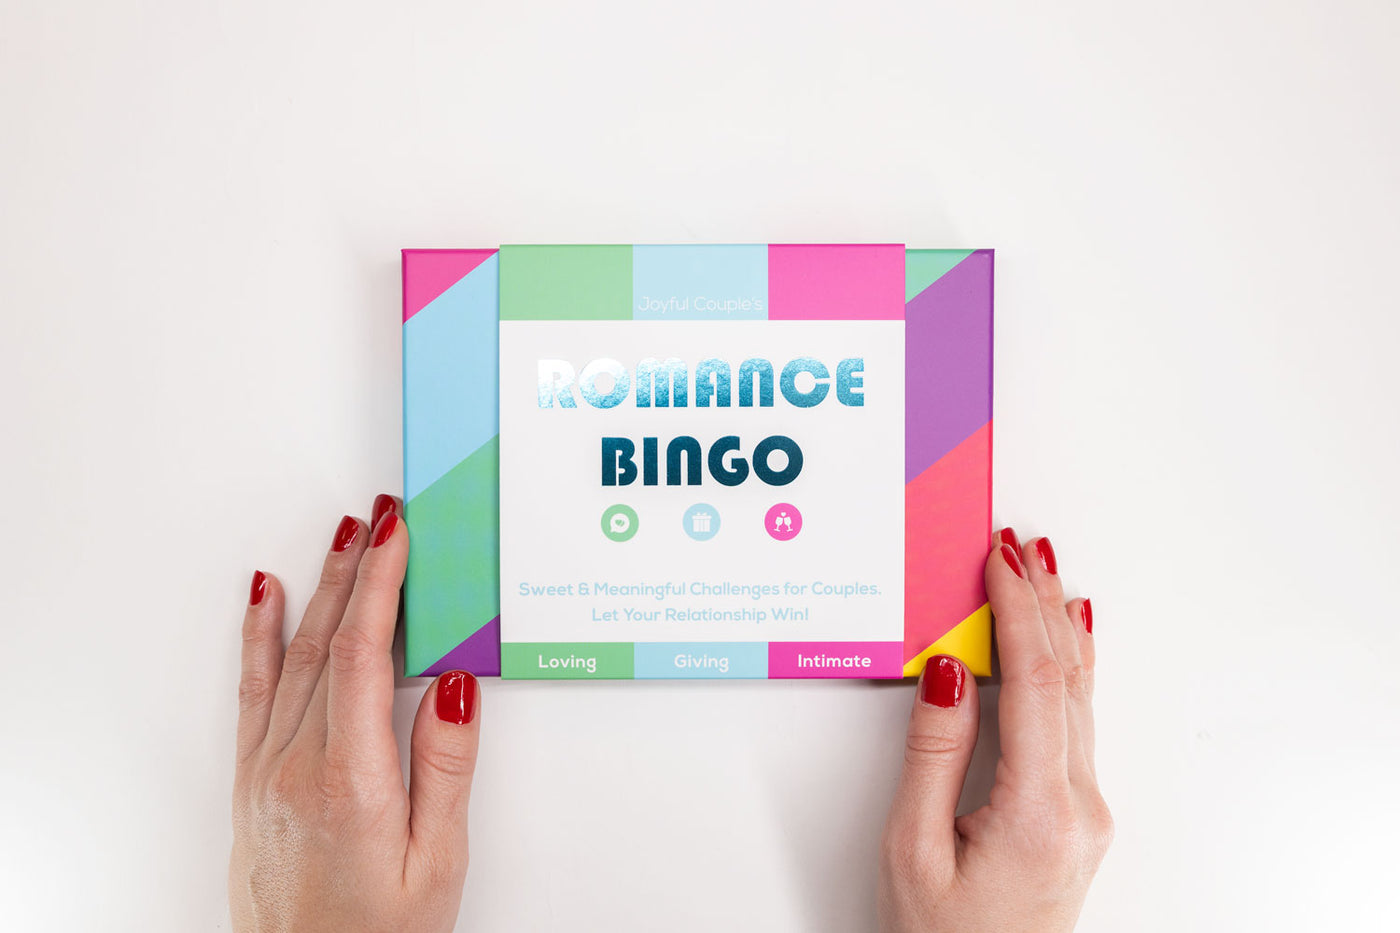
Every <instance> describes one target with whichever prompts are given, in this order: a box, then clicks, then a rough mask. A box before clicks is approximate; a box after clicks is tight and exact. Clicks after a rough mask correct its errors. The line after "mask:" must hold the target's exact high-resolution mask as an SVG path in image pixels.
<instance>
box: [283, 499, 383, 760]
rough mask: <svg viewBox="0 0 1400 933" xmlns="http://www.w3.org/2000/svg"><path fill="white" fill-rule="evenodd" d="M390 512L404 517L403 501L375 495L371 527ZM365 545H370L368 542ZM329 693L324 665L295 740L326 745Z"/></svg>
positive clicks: (313, 744)
mask: <svg viewBox="0 0 1400 933" xmlns="http://www.w3.org/2000/svg"><path fill="white" fill-rule="evenodd" d="M389 512H394V513H395V514H396V515H398V516H399V517H400V518H402V517H403V503H402V502H401V501H400V500H399V499H397V498H396V497H394V496H390V495H386V494H384V493H380V494H379V495H377V496H375V497H374V504H373V506H371V508H370V521H369V527H370V528H371V529H373V528H377V527H379V522H380V521H381V520H382V519H383V518H384V516H385V515H387V514H388V513H389ZM364 547H368V545H367V544H366V545H364ZM364 547H362V548H361V550H360V554H361V556H363V554H364ZM357 569H358V568H357ZM332 634H334V633H332ZM329 693H330V686H329V683H328V679H327V677H326V671H325V668H324V667H322V669H321V676H320V678H319V679H317V681H316V690H315V692H314V693H312V694H311V700H310V702H308V703H307V705H306V715H305V716H303V717H302V719H301V725H300V726H298V727H297V734H296V737H295V739H294V741H299V742H303V743H306V744H309V745H311V746H313V747H316V748H322V747H324V746H325V744H326V705H327V697H328V695H329Z"/></svg>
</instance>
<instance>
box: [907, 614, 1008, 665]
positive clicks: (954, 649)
mask: <svg viewBox="0 0 1400 933" xmlns="http://www.w3.org/2000/svg"><path fill="white" fill-rule="evenodd" d="M935 654H951V655H952V656H953V657H955V658H957V659H958V660H959V661H961V662H963V663H964V664H966V665H967V669H968V670H970V671H971V672H972V674H973V676H974V677H990V676H991V675H992V607H991V606H990V605H989V604H987V603H983V604H982V606H981V608H979V609H977V610H975V611H974V612H973V613H972V615H970V616H968V617H967V618H966V619H963V620H962V621H961V622H959V623H958V624H957V625H955V626H953V628H952V629H951V630H950V631H949V632H948V633H947V634H946V635H944V636H943V637H942V638H940V639H938V641H936V642H934V643H933V644H931V645H929V646H928V647H927V648H925V649H924V650H923V651H920V652H919V653H918V655H916V656H915V657H914V658H913V659H912V660H911V661H909V662H908V663H907V664H905V665H904V676H905V677H918V676H919V674H920V673H921V672H922V671H923V669H924V664H926V663H927V662H928V659H929V658H931V657H933V656H934V655H935Z"/></svg>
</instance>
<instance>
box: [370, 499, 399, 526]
mask: <svg viewBox="0 0 1400 933" xmlns="http://www.w3.org/2000/svg"><path fill="white" fill-rule="evenodd" d="M390 512H394V513H396V514H397V515H398V516H399V517H400V518H402V517H403V500H402V499H400V498H399V497H397V496H391V495H389V494H388V493H383V492H381V493H380V494H379V495H377V496H375V497H374V507H373V508H372V509H370V513H369V527H371V528H378V527H379V520H380V519H381V518H383V517H384V516H385V515H388V514H389V513H390Z"/></svg>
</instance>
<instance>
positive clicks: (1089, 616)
mask: <svg viewBox="0 0 1400 933" xmlns="http://www.w3.org/2000/svg"><path fill="white" fill-rule="evenodd" d="M1079 618H1080V619H1082V620H1083V621H1084V631H1086V632H1088V633H1089V634H1090V635H1092V634H1094V606H1093V604H1092V603H1090V602H1089V600H1088V599H1085V600H1084V602H1082V603H1080V604H1079Z"/></svg>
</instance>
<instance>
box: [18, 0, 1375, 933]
mask: <svg viewBox="0 0 1400 933" xmlns="http://www.w3.org/2000/svg"><path fill="white" fill-rule="evenodd" d="M1134 9H1136V10H1137V11H1136V12H1134ZM1397 28H1400V14H1397V12H1396V8H1395V6H1394V5H1393V4H1385V3H1381V2H1372V3H1367V2H1361V0H1354V2H1349V3H1324V2H1321V0H1305V2H1302V3H1295V4H1259V3H1251V2H1246V0H1221V2H1214V3H1188V4H1176V5H1174V6H1171V7H1170V8H1166V7H1146V6H1143V7H1140V8H1134V7H1132V5H1129V6H1126V7H1125V6H1124V5H1122V4H1112V3H1101V2H1088V0H1066V2H1064V3H1057V4H1045V3H1035V2H1029V0H1015V2H1009V3H1002V4H974V3H959V4H951V3H928V2H922V3H906V4H888V5H887V4H853V5H838V4H826V3H820V4H813V3H796V2H789V3H772V4H765V3H754V2H752V0H745V2H730V0H717V2H712V3H707V4H702V5H696V6H690V7H683V6H677V5H671V4H656V3H643V2H633V3H587V4H581V3H576V2H564V0H540V2H532V3H508V2H502V3H497V4H489V5H488V4H478V3H473V4H468V3H411V2H410V3H393V4H386V3H381V2H366V0H352V2H346V3H340V4H335V5H324V4H304V3H294V2H285V0H278V2H247V3H237V4H190V3H178V2H170V3H155V4H150V3H148V4H111V3H96V2H90V3H81V2H58V3H9V4H6V5H5V8H4V9H3V11H0V89H3V90H0V134H2V135H3V140H4V141H3V144H0V322H2V324H0V326H3V331H0V399H3V401H0V412H2V413H3V437H4V450H5V454H4V457H3V460H2V461H0V478H3V486H0V495H2V496H3V497H4V509H3V513H4V515H3V525H2V526H0V527H2V528H3V530H0V568H3V571H0V578H3V582H0V607H3V609H0V626H2V628H0V632H3V637H4V642H5V648H6V650H5V652H4V661H3V665H4V676H3V677H0V710H3V712H0V749H3V751H2V752H0V808H3V809H0V813H3V818H2V820H3V826H4V829H3V832H2V833H0V836H2V837H3V840H4V841H3V844H2V845H0V926H4V927H6V928H7V929H17V930H18V929H24V930H31V929H63V930H90V929H113V930H143V931H149V930H160V931H164V930H170V931H189V930H206V929H210V930H212V929H221V928H227V926H228V919H227V916H226V901H225V871H226V864H227V855H228V849H229V845H230V838H231V835H230V826H229V796H230V786H231V780H232V742H233V726H234V714H235V683H236V678H237V669H238V664H237V656H238V650H239V634H238V626H239V620H240V617H241V612H242V604H243V600H244V599H245V597H246V592H247V581H248V576H249V574H250V573H251V572H252V570H253V569H254V568H255V567H262V568H266V569H268V570H271V571H274V572H276V573H277V574H279V575H280V576H281V577H282V579H283V580H285V581H286V585H287V589H288V596H289V601H290V603H291V604H292V606H293V607H294V608H295V607H299V606H301V605H303V604H304V601H305V599H306V598H307V596H308V595H309V592H310V589H311V587H312V584H313V583H314V580H315V576H316V571H317V568H318V566H319V563H320V560H321V555H322V552H323V550H324V548H325V546H326V544H327V542H328V541H329V539H330V536H331V533H332V531H333V529H334V526H335V523H336V520H337V519H338V518H339V516H340V515H341V514H342V513H343V512H346V511H355V512H358V514H361V515H364V514H366V513H367V511H368V509H369V506H370V502H371V499H372V497H373V496H374V494H375V493H377V492H380V491H383V490H396V489H397V487H398V484H399V476H400V444H399V437H400V434H399V428H400V412H399V401H400V395H399V377H400V372H399V302H398V268H399V267H398V250H399V248H400V247H405V246H490V245H495V244H498V243H502V242H561V241H562V242H569V241H583V242H610V241H613V242H792V241H799V242H800V241H880V242H905V243H908V244H910V245H912V246H925V247H995V248H996V249H997V250H998V253H997V262H998V266H997V334H996V363H997V373H996V416H995V425H996V428H995V430H996V446H995V458H996V479H995V517H996V520H997V522H998V523H1007V522H1011V523H1014V524H1015V526H1016V527H1017V529H1018V530H1019V531H1020V532H1021V534H1022V535H1023V536H1026V535H1031V534H1039V533H1048V534H1050V535H1052V536H1053V538H1054V541H1055V545H1056V548H1057V550H1058V552H1059V556H1060V561H1061V566H1062V569H1063V571H1064V574H1065V577H1066V580H1067V583H1068V584H1069V586H1070V587H1071V588H1072V589H1073V590H1074V591H1076V592H1081V593H1085V594H1089V595H1092V597H1093V599H1094V606H1095V609H1096V613H1095V616H1096V627H1095V636H1096V638H1097V640H1098V646H1099V647H1098V652H1099V659H1100V662H1099V663H1100V672H1099V681H1098V684H1099V687H1098V690H1099V692H1098V698H1097V709H1098V719H1099V741H1098V746H1099V773H1100V778H1101V780H1102V783H1103V787H1104V793H1105V795H1106V796H1107V798H1108V800H1109V802H1110V804H1111V806H1112V808H1113V811H1114V814H1115V816H1116V819H1117V825H1118V835H1117V842H1116V843H1115V845H1114V847H1113V850H1112V852H1111V853H1110V855H1109V858H1108V860H1107V862H1106V863H1105V865H1104V867H1103V870H1102V872H1101V874H1100V876H1099V878H1098V880H1097V881H1096V882H1095V885H1094V888H1093V890H1092V892H1091V894H1090V897H1089V902H1088V905H1087V907H1086V909H1085V912H1084V920H1083V923H1082V924H1081V928H1082V929H1084V930H1094V931H1122V930H1162V931H1177V930H1181V929H1188V928H1194V929H1208V930H1222V931H1223V930H1239V929H1270V930H1311V929H1318V928H1322V927H1326V928H1328V929H1349V928H1353V927H1355V928H1373V927H1374V926H1375V925H1376V918H1377V917H1378V916H1379V915H1380V914H1381V911H1382V907H1383V906H1384V905H1385V904H1388V903H1389V901H1390V898H1391V889H1392V888H1393V879H1392V877H1391V874H1392V872H1391V871H1390V869H1393V867H1394V864H1395V861H1394V842H1393V841H1394V839H1395V838H1396V837H1397V836H1398V835H1400V816H1397V808H1396V804H1395V796H1394V788H1395V772H1396V770H1397V768H1400V751H1397V749H1400V741H1397V739H1400V689H1398V688H1397V687H1396V684H1395V680H1394V673H1393V668H1394V664H1393V662H1394V659H1395V657H1396V653H1397V650H1400V638H1398V637H1397V631H1398V630H1400V627H1397V625H1396V622H1397V611H1396V609H1395V604H1394V582H1395V580H1396V572H1395V563H1396V557H1397V555H1396V544H1395V542H1396V532H1397V527H1400V502H1398V501H1397V495H1396V492H1395V485H1394V483H1395V475H1396V463H1397V460H1400V440H1397V417H1396V413H1395V404H1396V400H1397V399H1400V367H1397V366H1396V365H1395V362H1394V356H1395V352H1396V346H1397V344H1400V324H1397V303H1396V299H1395V286H1394V283H1395V262H1396V260H1395V257H1396V255H1397V252H1400V222H1397V220H1396V207H1397V203H1398V202H1397V197H1398V196H1400V171H1398V170H1397V164H1400V129H1397V126H1398V125H1400V124H1398V123H1397V120H1396V119H1395V117H1396V113H1397V91H1396V89H1397V87H1400V66H1397V59H1396V57H1395V56H1394V54H1393V46H1394V38H1395V35H1396V31H1397ZM423 685H424V683H423V682H407V683H405V684H403V685H402V687H401V688H400V689H399V697H398V700H399V703H398V706H397V708H398V711H399V721H400V725H402V726H404V727H405V728H406V727H407V724H408V717H409V716H410V713H411V710H412V707H413V705H414V704H415V703H416V700H417V697H418V695H419V694H420V692H421V691H422V689H423ZM984 693H985V694H986V695H985V697H984V704H985V705H984V707H983V709H984V711H986V712H989V713H990V712H992V711H994V709H995V706H994V703H993V702H990V701H991V700H992V695H993V691H992V690H991V688H984ZM911 694H912V691H911V689H910V688H909V687H907V686H906V687H900V686H888V685H886V686H879V685H873V684H867V683H829V684H828V683H784V682H773V683H705V684H693V683H582V684H559V683H496V682H489V683H486V684H485V686H484V711H483V716H484V720H483V722H484V732H483V743H482V759H481V767H480V770H479V772H478V778H477V786H476V790H475V793H474V799H473V807H474V809H473V813H472V847H473V862H472V869H471V874H470V877H469V879H468V882H467V890H466V898H465V906H464V909H463V912H462V920H461V924H460V927H459V928H460V929H462V930H473V931H478V930H492V931H495V930H502V931H512V933H513V931H536V930H539V931H545V930H560V929H569V930H572V931H575V933H583V931H595V930H596V931H604V930H606V931H615V930H655V929H667V930H673V931H702V930H705V931H708V930H715V929H754V930H760V929H761V930H765V931H832V933H838V931H839V933H847V931H853V930H854V931H859V930H867V929H870V928H871V927H872V925H873V923H872V919H871V917H872V911H873V878H874V874H875V862H874V853H875V847H876V844H877V840H878V836H879V832H880V825H881V821H882V819H883V815H884V811H885V808H886V806H887V804H888V800H889V797H890V792H891V787H892V782H893V780H894V777H895V774H896V770H897V767H898V764H899V762H900V758H901V750H902V746H901V738H902V731H903V729H904V720H905V715H906V709H907V704H908V703H909V702H910V699H911ZM984 739H985V740H986V741H985V742H984V749H983V754H981V755H980V756H979V759H978V763H977V765H976V767H975V769H974V771H975V773H974V776H973V788H972V791H971V794H972V795H973V796H974V797H975V796H976V795H977V794H979V793H983V794H984V793H985V789H986V784H987V781H988V780H989V777H990V768H991V761H992V757H993V756H994V748H993V746H992V743H993V742H994V741H995V730H994V728H991V726H990V724H988V728H986V729H984Z"/></svg>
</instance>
